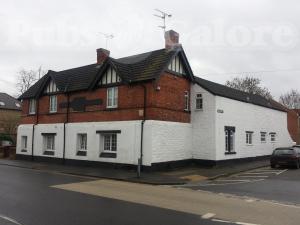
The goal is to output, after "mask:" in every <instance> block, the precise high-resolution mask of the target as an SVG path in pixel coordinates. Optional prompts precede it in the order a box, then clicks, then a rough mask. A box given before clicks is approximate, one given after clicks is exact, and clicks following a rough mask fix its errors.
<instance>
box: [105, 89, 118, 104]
mask: <svg viewBox="0 0 300 225" xmlns="http://www.w3.org/2000/svg"><path fill="white" fill-rule="evenodd" d="M106 95H107V97H106V108H109V109H111V108H118V87H110V88H107V92H106Z"/></svg>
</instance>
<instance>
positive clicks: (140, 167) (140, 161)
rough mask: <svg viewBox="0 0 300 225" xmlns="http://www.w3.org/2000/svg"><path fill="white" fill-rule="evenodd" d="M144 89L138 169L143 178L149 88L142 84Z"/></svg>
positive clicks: (138, 173)
mask: <svg viewBox="0 0 300 225" xmlns="http://www.w3.org/2000/svg"><path fill="white" fill-rule="evenodd" d="M141 86H142V87H143V89H144V106H143V107H144V109H143V110H144V111H143V120H142V122H141V147H140V157H139V159H138V167H137V176H138V178H140V177H141V170H142V165H143V143H144V124H145V122H146V108H147V87H146V86H145V85H144V84H141Z"/></svg>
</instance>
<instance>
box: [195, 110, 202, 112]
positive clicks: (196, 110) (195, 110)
mask: <svg viewBox="0 0 300 225" xmlns="http://www.w3.org/2000/svg"><path fill="white" fill-rule="evenodd" d="M195 111H197V112H199V111H200V112H202V111H203V109H195Z"/></svg>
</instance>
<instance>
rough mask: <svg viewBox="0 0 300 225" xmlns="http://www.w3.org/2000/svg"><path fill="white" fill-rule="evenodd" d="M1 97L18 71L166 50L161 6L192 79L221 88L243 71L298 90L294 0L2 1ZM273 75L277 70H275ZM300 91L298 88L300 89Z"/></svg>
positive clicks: (278, 87)
mask: <svg viewBox="0 0 300 225" xmlns="http://www.w3.org/2000/svg"><path fill="white" fill-rule="evenodd" d="M0 3H1V8H0V31H1V32H0V92H8V93H9V94H15V93H16V91H15V83H16V75H17V72H18V71H19V70H20V69H21V68H24V69H28V70H29V69H37V68H38V67H39V66H42V68H43V69H44V70H49V69H51V70H57V71H59V70H63V69H68V68H72V67H78V66H83V65H87V64H92V63H95V61H96V51H95V50H96V49H97V48H99V47H104V48H105V47H106V41H105V38H104V36H103V35H102V34H101V32H102V33H108V34H113V35H114V38H113V39H112V40H109V42H108V47H107V48H108V49H109V50H110V51H111V56H112V57H116V58H118V57H124V56H129V55H133V54H138V53H142V52H145V51H151V50H154V49H159V48H162V47H164V38H163V31H162V30H161V29H160V28H158V26H159V25H161V23H162V21H161V20H160V19H159V18H157V17H155V16H153V14H154V13H155V11H154V9H155V8H159V9H161V10H164V11H167V12H169V13H171V14H172V17H171V18H168V19H167V29H173V30H175V31H177V32H179V34H180V42H181V44H182V45H183V48H184V49H185V52H186V54H187V56H188V59H189V62H190V64H191V67H192V69H193V71H194V74H195V75H198V76H200V77H202V78H205V79H209V80H212V81H215V82H219V83H224V82H225V81H226V80H227V79H230V78H232V77H234V76H245V75H247V74H250V75H253V76H257V77H259V78H261V79H262V81H263V85H265V86H266V87H268V88H269V89H270V90H271V92H272V94H273V95H274V96H275V97H278V96H279V95H280V94H281V93H283V92H285V91H288V90H290V89H291V88H299V86H300V65H299V63H300V60H299V59H300V51H299V50H300V47H299V46H300V42H299V34H300V14H299V12H300V2H299V1H297V0H185V1H174V0H172V1H171V0H170V1H169V0H165V1H161V0H151V1H149V0H147V1H142V0H139V1H138V0H136V1H124V0H123V1H121V0H119V1H117V0H110V1H102V0H82V1H81V0H51V1H42V0H26V1H21V0H19V1H17V0H10V1H5V0H0ZM274 71H275V72H274ZM299 89H300V88H299Z"/></svg>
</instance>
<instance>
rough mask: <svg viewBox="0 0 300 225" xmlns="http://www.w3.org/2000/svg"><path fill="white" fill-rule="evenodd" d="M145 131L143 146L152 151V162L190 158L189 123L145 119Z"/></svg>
mask: <svg viewBox="0 0 300 225" xmlns="http://www.w3.org/2000/svg"><path fill="white" fill-rule="evenodd" d="M145 131H146V132H145V136H144V137H145V138H146V139H147V141H146V142H145V145H144V146H145V147H146V149H147V150H146V151H149V152H151V153H152V163H158V162H167V161H177V160H184V159H190V158H192V152H191V150H192V141H191V140H192V125H191V124H190V123H177V122H166V121H155V120H147V121H146V124H145ZM149 142H150V145H149ZM148 148H150V149H151V150H148Z"/></svg>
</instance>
